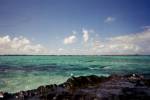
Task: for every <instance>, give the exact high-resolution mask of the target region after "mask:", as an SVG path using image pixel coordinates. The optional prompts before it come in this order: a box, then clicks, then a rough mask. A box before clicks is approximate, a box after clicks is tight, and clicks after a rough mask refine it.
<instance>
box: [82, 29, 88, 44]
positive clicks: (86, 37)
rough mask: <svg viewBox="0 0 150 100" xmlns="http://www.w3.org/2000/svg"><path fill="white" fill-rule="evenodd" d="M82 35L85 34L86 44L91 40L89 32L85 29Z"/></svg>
mask: <svg viewBox="0 0 150 100" xmlns="http://www.w3.org/2000/svg"><path fill="white" fill-rule="evenodd" d="M82 33H83V40H84V42H85V43H86V42H87V41H88V39H89V32H88V30H85V29H83V30H82Z"/></svg>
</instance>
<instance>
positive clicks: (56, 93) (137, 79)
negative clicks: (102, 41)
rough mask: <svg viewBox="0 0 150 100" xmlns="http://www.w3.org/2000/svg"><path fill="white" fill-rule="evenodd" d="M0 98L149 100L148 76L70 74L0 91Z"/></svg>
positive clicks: (21, 99)
mask: <svg viewBox="0 0 150 100" xmlns="http://www.w3.org/2000/svg"><path fill="white" fill-rule="evenodd" d="M0 100H150V79H149V78H145V77H144V76H143V75H136V74H131V75H124V76H119V75H111V76H109V77H103V76H96V75H90V76H79V77H71V78H69V79H68V80H67V81H66V82H64V83H62V84H60V85H56V84H53V85H46V86H40V87H38V88H37V89H33V90H28V91H20V92H17V93H6V92H0Z"/></svg>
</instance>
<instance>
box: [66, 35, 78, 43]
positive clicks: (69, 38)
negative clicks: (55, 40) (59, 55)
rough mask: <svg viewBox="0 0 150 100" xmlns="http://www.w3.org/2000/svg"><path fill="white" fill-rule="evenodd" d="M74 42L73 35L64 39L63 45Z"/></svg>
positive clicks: (74, 37)
mask: <svg viewBox="0 0 150 100" xmlns="http://www.w3.org/2000/svg"><path fill="white" fill-rule="evenodd" d="M75 42H76V36H75V35H71V36H69V37H66V38H65V39H64V44H72V43H75Z"/></svg>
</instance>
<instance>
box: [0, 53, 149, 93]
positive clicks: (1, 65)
mask: <svg viewBox="0 0 150 100" xmlns="http://www.w3.org/2000/svg"><path fill="white" fill-rule="evenodd" d="M130 73H138V74H144V75H149V74H150V56H0V91H6V92H17V91H20V90H29V89H34V88H37V87H38V86H40V85H46V84H60V83H63V82H64V81H66V80H67V79H68V78H69V77H71V76H72V75H74V76H80V75H92V74H95V75H99V76H101V75H103V76H108V75H110V74H120V75H124V74H130Z"/></svg>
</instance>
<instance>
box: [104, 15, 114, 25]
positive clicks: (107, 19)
mask: <svg viewBox="0 0 150 100" xmlns="http://www.w3.org/2000/svg"><path fill="white" fill-rule="evenodd" d="M113 21H115V18H113V17H111V16H109V17H107V18H106V19H105V21H104V22H105V23H110V22H113Z"/></svg>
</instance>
